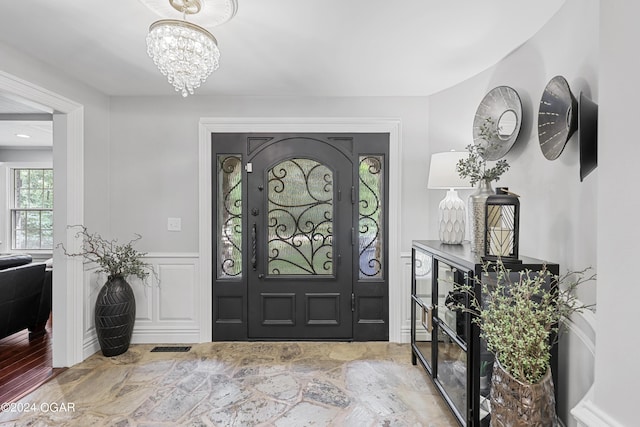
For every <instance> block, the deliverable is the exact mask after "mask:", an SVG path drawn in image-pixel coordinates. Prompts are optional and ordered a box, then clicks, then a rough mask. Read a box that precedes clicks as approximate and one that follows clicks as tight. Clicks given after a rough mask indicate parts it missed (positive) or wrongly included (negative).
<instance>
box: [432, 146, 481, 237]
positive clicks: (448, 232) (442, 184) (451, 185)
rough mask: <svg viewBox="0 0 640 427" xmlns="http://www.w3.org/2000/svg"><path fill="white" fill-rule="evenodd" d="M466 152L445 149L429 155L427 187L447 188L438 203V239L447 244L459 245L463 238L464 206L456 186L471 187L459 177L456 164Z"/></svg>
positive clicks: (466, 154)
mask: <svg viewBox="0 0 640 427" xmlns="http://www.w3.org/2000/svg"><path fill="white" fill-rule="evenodd" d="M468 154H469V153H467V152H466V151H447V152H444V153H434V154H432V155H431V166H430V167H429V184H428V188H429V189H446V190H448V191H447V194H446V196H445V198H444V199H442V201H441V202H440V204H439V205H438V212H439V215H438V217H439V226H438V234H439V236H440V241H442V243H446V244H449V245H459V244H461V243H462V241H463V240H464V231H465V218H466V207H465V203H464V202H463V201H462V199H461V198H460V197H459V196H458V192H457V191H456V188H472V187H470V186H469V183H468V182H466V181H465V180H464V179H462V178H460V175H458V172H457V170H456V165H457V164H458V161H459V160H461V159H464V158H466V157H467V156H468Z"/></svg>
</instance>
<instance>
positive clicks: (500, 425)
mask: <svg viewBox="0 0 640 427" xmlns="http://www.w3.org/2000/svg"><path fill="white" fill-rule="evenodd" d="M491 426H492V427H532V426H540V427H550V426H551V427H557V426H558V419H557V416H556V401H555V396H554V387H553V378H552V376H551V370H550V369H548V370H547V373H546V374H545V376H544V377H543V378H542V380H540V382H539V383H536V384H526V383H523V382H520V381H518V380H517V379H515V378H514V377H512V376H511V375H510V374H509V373H508V372H507V371H505V370H504V369H503V368H502V366H500V363H498V360H497V359H496V362H495V363H494V364H493V376H492V378H491Z"/></svg>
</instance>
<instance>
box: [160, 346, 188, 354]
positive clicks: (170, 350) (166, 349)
mask: <svg viewBox="0 0 640 427" xmlns="http://www.w3.org/2000/svg"><path fill="white" fill-rule="evenodd" d="M189 350H191V347H176V346H171V347H153V348H152V349H151V352H152V353H186V352H188V351H189Z"/></svg>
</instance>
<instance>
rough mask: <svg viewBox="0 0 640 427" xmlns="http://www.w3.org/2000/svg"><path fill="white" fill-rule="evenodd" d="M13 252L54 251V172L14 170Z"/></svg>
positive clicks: (12, 198)
mask: <svg viewBox="0 0 640 427" xmlns="http://www.w3.org/2000/svg"><path fill="white" fill-rule="evenodd" d="M12 193H13V194H12V197H11V203H12V205H11V248H12V249H16V250H19V249H24V250H31V249H33V250H38V249H53V169H46V168H39V169H23V168H20V169H12Z"/></svg>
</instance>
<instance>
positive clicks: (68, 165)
mask: <svg viewBox="0 0 640 427" xmlns="http://www.w3.org/2000/svg"><path fill="white" fill-rule="evenodd" d="M0 91H1V92H3V93H6V94H9V95H15V96H17V97H19V98H22V99H24V100H26V101H29V102H34V103H36V104H38V105H42V106H46V107H48V108H51V110H52V111H53V181H54V183H53V191H54V194H55V204H54V209H53V241H54V242H55V243H63V244H64V245H65V247H67V248H68V249H69V250H71V251H74V252H75V251H77V250H78V249H79V248H80V247H81V244H82V240H81V239H78V238H76V237H75V233H74V232H73V231H72V230H68V229H67V225H71V224H82V223H83V221H84V209H83V206H84V158H83V155H84V149H83V147H84V107H83V106H82V105H81V104H78V103H76V102H74V101H71V100H69V99H67V98H65V97H63V96H60V95H58V94H56V93H53V92H51V91H48V90H46V89H43V88H41V87H39V86H37V85H34V84H32V83H30V82H27V81H25V80H22V79H20V78H18V77H15V76H13V75H11V74H8V73H5V72H3V71H0ZM53 262H54V273H53V313H54V315H55V327H54V328H53V366H54V367H67V366H72V365H74V364H76V363H79V362H81V361H82V360H83V352H82V348H83V330H82V325H83V324H84V322H83V315H84V306H85V304H84V287H83V272H82V260H80V259H79V258H70V257H65V256H64V254H63V253H62V252H61V251H60V250H54V261H53Z"/></svg>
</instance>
